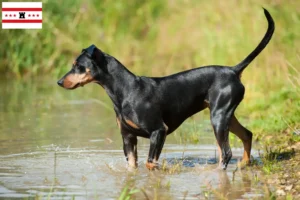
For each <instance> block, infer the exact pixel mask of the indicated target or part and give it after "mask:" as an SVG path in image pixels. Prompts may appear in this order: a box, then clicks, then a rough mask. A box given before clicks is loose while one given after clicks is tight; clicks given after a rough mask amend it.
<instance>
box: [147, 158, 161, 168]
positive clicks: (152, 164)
mask: <svg viewBox="0 0 300 200" xmlns="http://www.w3.org/2000/svg"><path fill="white" fill-rule="evenodd" d="M146 167H147V168H148V169H149V170H154V169H157V168H158V164H157V161H156V160H153V162H152V163H149V162H148V161H147V162H146Z"/></svg>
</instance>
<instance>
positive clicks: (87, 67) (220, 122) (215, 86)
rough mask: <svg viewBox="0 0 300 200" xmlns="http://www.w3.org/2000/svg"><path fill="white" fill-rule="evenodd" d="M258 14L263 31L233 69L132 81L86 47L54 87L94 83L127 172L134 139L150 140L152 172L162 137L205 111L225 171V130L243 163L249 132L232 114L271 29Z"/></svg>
mask: <svg viewBox="0 0 300 200" xmlns="http://www.w3.org/2000/svg"><path fill="white" fill-rule="evenodd" d="M264 13H265V16H266V18H267V20H268V30H267V32H266V33H265V35H264V37H263V39H262V41H261V42H260V43H259V45H258V46H257V47H256V48H255V49H254V50H253V51H252V52H251V53H250V54H249V55H248V56H247V57H246V58H245V59H244V60H243V61H242V62H240V63H239V64H237V65H236V66H233V67H228V66H218V65H211V66H204V67H199V68H195V69H191V70H187V71H183V72H180V73H177V74H173V75H169V76H166V77H155V78H152V77H151V78H150V77H144V76H135V75H134V74H133V73H131V72H130V71H129V70H128V69H126V68H125V67H124V65H122V64H121V63H120V62H119V61H118V60H117V59H116V58H114V57H113V56H110V55H108V54H107V53H104V52H103V51H101V50H100V49H98V48H97V47H96V46H95V45H91V46H90V47H88V48H86V49H83V50H82V53H81V54H80V55H79V56H78V57H77V59H76V60H75V61H74V63H73V65H72V69H71V70H70V71H69V72H68V73H67V74H66V75H64V76H63V77H62V78H61V79H60V80H59V81H58V85H60V86H62V87H64V88H66V89H75V88H77V87H79V86H83V85H85V84H87V83H90V82H94V83H97V84H99V85H101V86H102V87H103V88H104V89H105V90H106V92H107V94H108V95H109V97H110V98H111V100H112V102H113V105H114V110H115V113H116V118H117V124H118V126H119V128H120V130H121V135H122V137H123V149H124V154H125V156H126V159H127V161H128V165H129V166H130V167H133V168H136V167H137V136H140V137H144V138H149V139H150V150H149V155H148V160H147V162H146V166H147V168H149V169H154V168H156V167H157V166H158V163H157V161H158V159H159V156H160V153H161V151H162V148H163V146H164V142H165V139H166V136H167V135H168V134H170V133H172V132H173V131H174V130H176V129H177V128H178V127H179V126H180V125H181V124H182V123H183V122H184V121H185V120H186V119H187V118H188V117H190V116H192V115H194V114H195V113H197V112H199V111H201V110H203V109H205V108H209V109H210V120H211V124H212V127H213V130H214V133H215V136H216V139H217V143H218V149H219V155H220V163H219V164H220V167H222V168H223V169H224V170H225V169H226V167H227V164H228V162H229V161H230V159H231V156H232V152H231V149H230V145H229V141H228V134H229V131H230V132H232V133H234V134H235V135H236V136H238V137H239V138H240V139H241V140H242V142H243V145H244V155H243V160H242V163H244V165H246V164H249V163H250V152H251V144H252V133H251V131H249V130H248V129H246V128H245V127H244V126H242V125H241V124H240V123H239V121H238V120H237V119H236V117H235V116H234V111H235V109H236V108H237V106H238V105H239V103H240V102H241V101H242V100H243V97H244V93H245V87H244V86H243V84H242V83H241V80H240V77H241V74H242V72H243V70H244V69H245V68H246V67H247V66H248V65H249V64H250V63H251V61H252V60H253V59H254V58H255V57H256V56H257V55H258V54H259V53H260V52H261V51H262V50H263V49H264V48H265V47H266V45H267V44H268V43H269V41H270V39H271V37H272V35H273V32H274V30H275V25H274V21H273V19H272V17H271V15H270V13H269V12H268V11H267V10H266V9H264Z"/></svg>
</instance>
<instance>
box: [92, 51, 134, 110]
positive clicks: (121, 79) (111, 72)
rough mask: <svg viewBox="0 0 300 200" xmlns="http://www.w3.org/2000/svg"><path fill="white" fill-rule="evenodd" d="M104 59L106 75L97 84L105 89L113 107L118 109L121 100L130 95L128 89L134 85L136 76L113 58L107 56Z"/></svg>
mask: <svg viewBox="0 0 300 200" xmlns="http://www.w3.org/2000/svg"><path fill="white" fill-rule="evenodd" d="M105 57H106V60H107V63H108V64H107V73H106V74H105V75H104V76H103V77H101V80H98V81H97V83H98V84H100V85H101V86H102V87H103V88H104V89H105V91H106V93H107V94H108V96H109V97H110V98H111V100H112V102H113V103H114V106H115V107H117V108H119V107H120V106H121V105H122V100H123V99H125V98H126V96H128V95H130V94H128V91H129V88H130V87H134V85H135V84H136V76H135V75H134V74H133V73H131V72H130V71H129V70H128V69H127V68H126V67H125V66H124V65H122V64H121V63H120V62H119V61H118V60H117V59H115V58H114V57H112V56H109V55H105ZM125 91H127V92H125Z"/></svg>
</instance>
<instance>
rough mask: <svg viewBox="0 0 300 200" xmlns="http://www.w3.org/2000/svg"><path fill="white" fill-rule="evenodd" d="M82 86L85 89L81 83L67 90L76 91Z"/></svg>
mask: <svg viewBox="0 0 300 200" xmlns="http://www.w3.org/2000/svg"><path fill="white" fill-rule="evenodd" d="M80 86H81V87H83V85H82V84H81V83H76V84H75V85H74V86H73V87H70V88H66V89H68V90H74V89H76V88H78V87H80Z"/></svg>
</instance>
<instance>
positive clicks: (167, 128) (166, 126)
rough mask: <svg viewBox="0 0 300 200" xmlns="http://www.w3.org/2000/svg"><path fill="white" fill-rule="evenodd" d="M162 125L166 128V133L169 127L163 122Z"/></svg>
mask: <svg viewBox="0 0 300 200" xmlns="http://www.w3.org/2000/svg"><path fill="white" fill-rule="evenodd" d="M164 127H165V129H166V133H168V130H169V127H168V126H167V125H166V124H165V123H164Z"/></svg>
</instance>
